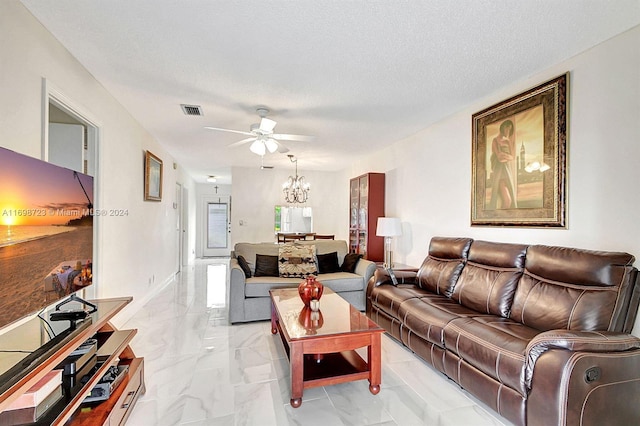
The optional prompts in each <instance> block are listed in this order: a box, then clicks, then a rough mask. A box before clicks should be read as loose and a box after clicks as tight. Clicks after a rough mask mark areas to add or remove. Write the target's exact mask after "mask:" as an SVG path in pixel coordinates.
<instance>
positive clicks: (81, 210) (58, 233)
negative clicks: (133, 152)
mask: <svg viewBox="0 0 640 426" xmlns="http://www.w3.org/2000/svg"><path fill="white" fill-rule="evenodd" d="M93 189H94V188H93V177H91V176H89V175H86V174H82V173H78V172H76V171H73V170H70V169H67V168H64V167H60V166H57V165H54V164H51V163H47V162H45V161H41V160H38V159H36V158H33V157H29V156H26V155H22V154H18V153H16V152H14V151H11V150H8V149H5V148H0V329H2V328H4V327H6V326H7V325H9V324H11V323H14V322H15V321H17V320H19V319H21V318H23V317H26V316H28V315H30V314H34V313H36V312H38V311H39V310H41V309H43V308H44V307H46V306H48V305H52V304H53V303H55V302H57V301H59V300H61V299H64V298H67V297H69V296H70V295H71V294H75V292H77V291H79V290H81V289H83V288H86V287H87V286H89V285H91V284H92V279H93V274H92V269H93V210H92V209H93V199H94V198H93Z"/></svg>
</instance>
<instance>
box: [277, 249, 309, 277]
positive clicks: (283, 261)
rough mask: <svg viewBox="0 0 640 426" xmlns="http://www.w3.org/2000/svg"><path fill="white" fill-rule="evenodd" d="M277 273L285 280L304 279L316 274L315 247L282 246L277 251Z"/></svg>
mask: <svg viewBox="0 0 640 426" xmlns="http://www.w3.org/2000/svg"><path fill="white" fill-rule="evenodd" d="M278 252H279V255H278V272H279V273H280V276H281V277H285V278H304V277H306V276H307V275H312V274H317V273H318V268H317V266H316V261H315V258H314V256H315V253H316V246H315V245H313V244H309V245H294V244H284V245H282V246H280V249H279V250H278Z"/></svg>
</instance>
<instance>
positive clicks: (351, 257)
mask: <svg viewBox="0 0 640 426" xmlns="http://www.w3.org/2000/svg"><path fill="white" fill-rule="evenodd" d="M361 258H362V254H358V253H347V254H346V255H345V257H344V261H343V262H342V266H341V267H340V270H341V271H343V272H352V273H353V272H355V270H356V265H357V264H358V260H360V259H361Z"/></svg>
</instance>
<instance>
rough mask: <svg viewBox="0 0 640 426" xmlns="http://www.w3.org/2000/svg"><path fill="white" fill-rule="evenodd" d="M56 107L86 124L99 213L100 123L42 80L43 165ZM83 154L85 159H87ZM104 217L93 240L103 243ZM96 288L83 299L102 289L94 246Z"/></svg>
mask: <svg viewBox="0 0 640 426" xmlns="http://www.w3.org/2000/svg"><path fill="white" fill-rule="evenodd" d="M50 104H53V105H55V106H56V107H57V108H59V109H61V110H62V111H64V112H65V113H66V114H68V115H70V116H71V117H73V118H75V119H76V120H78V121H80V122H81V123H83V124H84V125H85V126H86V128H87V135H86V142H87V144H88V150H87V151H85V153H84V154H89V156H90V157H93V158H88V159H87V160H88V162H87V169H88V172H89V174H90V175H91V176H93V177H94V181H93V182H94V183H93V185H94V188H93V194H94V200H93V208H94V209H99V208H100V206H101V205H102V199H101V196H100V194H101V191H100V182H101V179H100V172H101V169H100V167H99V165H100V154H101V151H102V146H101V144H100V141H101V138H102V133H101V128H102V125H101V123H100V122H99V121H98V120H96V119H95V117H93V115H92V114H91V113H90V112H89V111H87V110H86V109H85V108H84V107H82V106H80V105H78V104H77V103H76V102H73V101H72V100H71V99H70V98H69V97H68V96H66V95H65V94H64V93H63V92H62V91H61V90H60V89H58V88H57V87H56V86H55V85H54V84H52V83H51V82H50V81H48V80H47V79H46V78H43V79H42V117H41V120H42V124H41V128H42V145H41V150H42V151H41V159H42V160H44V161H48V160H49V105H50ZM84 154H83V155H84ZM100 223H101V216H94V218H93V240H94V241H100V240H101V236H102V228H101V226H100ZM93 257H94V261H93V265H94V266H93V268H94V269H93V285H91V286H89V287H87V289H85V290H83V294H82V296H83V297H85V298H88V299H92V298H95V297H96V295H97V294H98V287H99V286H100V277H101V276H102V272H101V269H102V265H103V262H102V253H101V251H100V244H94V247H93Z"/></svg>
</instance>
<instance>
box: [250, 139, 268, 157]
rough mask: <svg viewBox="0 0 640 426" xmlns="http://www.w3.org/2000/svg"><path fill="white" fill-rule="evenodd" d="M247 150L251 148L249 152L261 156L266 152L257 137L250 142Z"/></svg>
mask: <svg viewBox="0 0 640 426" xmlns="http://www.w3.org/2000/svg"><path fill="white" fill-rule="evenodd" d="M249 150H251V152H253V153H254V154H257V155H259V156H263V155H264V154H266V153H267V149H266V148H265V146H264V143H263V142H262V141H261V140H259V139H256V140H255V141H254V142H253V143H252V144H251V147H250V148H249Z"/></svg>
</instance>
